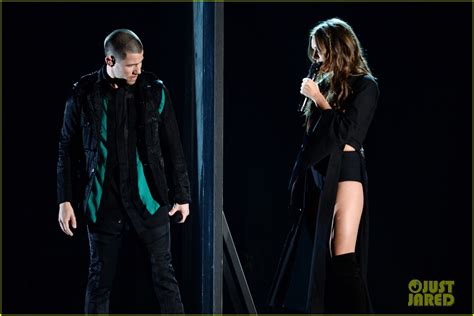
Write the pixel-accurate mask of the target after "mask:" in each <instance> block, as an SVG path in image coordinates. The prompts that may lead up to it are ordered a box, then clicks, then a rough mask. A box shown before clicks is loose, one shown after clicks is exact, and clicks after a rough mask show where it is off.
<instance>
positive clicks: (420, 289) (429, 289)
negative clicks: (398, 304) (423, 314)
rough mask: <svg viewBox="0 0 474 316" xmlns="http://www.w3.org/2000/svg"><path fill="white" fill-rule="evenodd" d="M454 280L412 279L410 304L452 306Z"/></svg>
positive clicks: (409, 284) (409, 296)
mask: <svg viewBox="0 0 474 316" xmlns="http://www.w3.org/2000/svg"><path fill="white" fill-rule="evenodd" d="M453 287H454V281H451V280H449V281H447V280H443V281H436V280H424V281H423V282H422V281H420V280H416V279H414V280H411V281H410V282H409V283H408V290H409V291H410V293H409V294H408V306H452V305H453V304H454V295H453Z"/></svg>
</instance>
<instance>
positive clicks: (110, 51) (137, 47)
mask: <svg viewBox="0 0 474 316" xmlns="http://www.w3.org/2000/svg"><path fill="white" fill-rule="evenodd" d="M142 51H143V44H142V41H140V39H139V38H138V36H137V34H135V33H133V32H132V31H130V30H128V29H117V30H115V31H113V32H112V33H110V34H109V35H107V37H106V38H105V40H104V53H105V56H114V57H116V58H117V57H118V58H120V59H125V58H126V57H127V53H141V52H142Z"/></svg>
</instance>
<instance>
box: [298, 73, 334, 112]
mask: <svg viewBox="0 0 474 316" xmlns="http://www.w3.org/2000/svg"><path fill="white" fill-rule="evenodd" d="M300 93H301V94H302V95H304V96H305V97H307V98H310V99H311V100H313V102H314V104H316V105H317V106H318V107H319V108H321V109H323V110H326V109H330V108H331V106H330V105H329V103H328V102H327V101H326V98H325V97H324V96H323V95H322V94H321V91H319V86H318V84H317V83H316V82H314V81H313V80H312V79H311V78H304V79H303V81H302V82H301V88H300Z"/></svg>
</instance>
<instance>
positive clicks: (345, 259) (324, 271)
mask: <svg viewBox="0 0 474 316" xmlns="http://www.w3.org/2000/svg"><path fill="white" fill-rule="evenodd" d="M308 56H309V58H310V60H311V61H312V62H313V63H319V64H320V70H319V73H318V75H317V76H316V78H315V80H314V81H313V80H312V79H310V78H305V79H303V82H302V84H301V90H300V92H301V94H303V95H304V96H305V97H307V98H308V100H309V102H307V104H306V106H305V109H304V116H305V138H304V142H303V146H302V147H301V150H300V153H299V154H298V158H297V161H296V163H295V167H294V169H293V173H292V176H291V180H290V193H291V198H290V207H291V208H292V209H294V210H295V212H297V214H298V216H297V221H296V223H295V225H294V226H293V228H292V229H291V231H290V234H289V236H288V238H287V241H286V243H285V247H284V251H283V255H282V257H281V259H280V263H279V267H278V270H277V275H276V278H275V280H274V282H273V285H272V290H271V295H270V305H272V306H278V307H284V308H286V309H289V310H300V311H304V312H312V313H321V312H333V313H365V312H372V306H371V302H370V298H369V295H368V293H369V292H368V290H367V285H366V283H367V282H366V281H367V277H366V274H367V246H368V221H369V218H368V205H367V174H366V170H365V157H364V150H363V147H362V143H363V141H364V138H365V136H366V133H367V130H368V128H369V125H370V122H371V121H372V117H373V115H374V110H375V108H376V105H377V100H378V96H379V90H378V85H377V83H376V81H375V79H374V77H373V76H372V75H371V72H370V69H369V67H368V65H367V62H366V60H365V58H364V56H363V54H362V49H361V46H360V44H359V40H358V39H357V37H356V35H355V33H354V31H353V30H352V28H351V27H350V26H349V25H348V24H347V23H346V22H344V21H342V20H340V19H336V18H334V19H330V20H327V21H324V22H321V23H320V24H318V25H317V26H316V27H315V28H314V29H312V30H311V32H310V36H309V46H308Z"/></svg>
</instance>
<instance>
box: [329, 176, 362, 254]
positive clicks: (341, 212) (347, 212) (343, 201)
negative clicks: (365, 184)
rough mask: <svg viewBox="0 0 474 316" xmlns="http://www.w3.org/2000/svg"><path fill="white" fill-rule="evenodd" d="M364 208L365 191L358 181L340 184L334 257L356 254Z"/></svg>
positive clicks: (337, 200)
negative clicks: (350, 253)
mask: <svg viewBox="0 0 474 316" xmlns="http://www.w3.org/2000/svg"><path fill="white" fill-rule="evenodd" d="M363 207H364V191H363V189H362V183H360V182H358V181H342V182H339V184H338V188H337V196H336V204H335V206H334V239H333V252H332V253H333V256H338V255H342V254H345V253H349V252H355V245H356V241H357V232H358V231H359V223H360V218H361V216H362V209H363Z"/></svg>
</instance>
